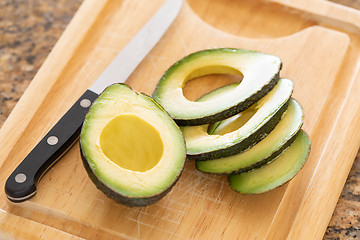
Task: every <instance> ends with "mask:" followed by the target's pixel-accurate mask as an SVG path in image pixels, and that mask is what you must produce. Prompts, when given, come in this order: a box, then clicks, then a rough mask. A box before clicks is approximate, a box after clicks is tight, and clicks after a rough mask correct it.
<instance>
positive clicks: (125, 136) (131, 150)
mask: <svg viewBox="0 0 360 240" xmlns="http://www.w3.org/2000/svg"><path fill="white" fill-rule="evenodd" d="M100 147H101V150H102V152H103V153H104V154H105V155H106V157H108V158H109V159H110V160H111V161H112V162H114V163H115V164H117V165H118V166H120V167H122V168H125V169H128V170H132V171H138V172H146V171H148V170H150V169H152V168H153V167H154V166H156V165H157V164H158V163H159V161H160V159H161V157H162V154H163V151H164V147H163V142H162V140H161V138H160V134H159V132H158V131H157V130H156V129H155V128H154V127H153V126H152V125H150V124H149V123H148V122H146V121H144V120H143V119H141V118H140V117H138V116H136V115H132V114H123V115H119V116H117V117H115V118H113V119H112V120H110V122H108V123H107V125H106V126H105V127H104V129H103V130H102V132H101V135H100Z"/></svg>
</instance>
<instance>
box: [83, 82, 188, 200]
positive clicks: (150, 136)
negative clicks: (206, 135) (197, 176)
mask: <svg viewBox="0 0 360 240" xmlns="http://www.w3.org/2000/svg"><path fill="white" fill-rule="evenodd" d="M80 147H81V156H82V160H83V164H84V166H85V169H86V171H87V173H88V175H89V177H90V179H91V180H92V181H93V182H94V184H95V185H96V187H97V188H98V189H100V190H101V191H103V192H104V193H105V194H106V195H107V196H108V197H110V198H112V199H114V200H115V201H116V202H119V203H122V204H126V205H128V206H144V205H148V204H152V203H155V202H156V201H158V200H160V199H161V198H162V197H164V196H165V194H166V193H167V192H168V191H169V190H170V189H171V187H172V186H173V185H174V184H175V183H176V181H177V179H178V178H179V176H180V174H181V172H182V169H183V167H184V162H185V157H186V149H185V142H184V138H183V136H182V133H181V131H180V129H179V127H178V126H177V125H176V124H175V122H174V121H173V120H172V119H171V117H170V116H169V115H168V114H167V113H166V112H165V111H164V109H163V108H162V107H161V106H159V105H158V104H157V103H156V102H155V101H154V100H153V99H152V98H151V97H149V96H147V95H145V94H142V93H137V92H135V91H133V90H132V89H131V88H130V87H129V86H127V85H125V84H114V85H111V86H109V87H108V88H107V89H105V90H104V92H103V93H102V94H100V96H99V97H98V98H97V99H96V100H95V102H94V103H93V105H92V106H91V108H90V110H89V112H88V114H87V116H86V118H85V121H84V124H83V127H82V130H81V135H80Z"/></svg>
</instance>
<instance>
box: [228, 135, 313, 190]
mask: <svg viewBox="0 0 360 240" xmlns="http://www.w3.org/2000/svg"><path fill="white" fill-rule="evenodd" d="M309 153H310V138H309V136H308V135H307V134H306V133H305V132H304V131H302V130H300V132H299V133H298V134H297V137H296V138H295V141H294V142H293V143H292V144H291V145H290V147H288V148H287V149H286V150H285V151H284V152H282V153H281V155H279V156H278V157H277V158H275V160H273V161H272V162H270V163H268V164H266V165H264V166H262V167H260V168H257V169H254V170H252V171H249V172H244V173H240V174H235V175H229V176H228V181H229V185H230V187H231V188H232V189H233V190H235V191H237V192H239V193H243V194H258V193H264V192H267V191H269V190H272V189H274V188H277V187H280V186H281V185H283V184H285V183H286V182H288V181H290V180H291V179H292V178H293V177H294V176H295V175H296V174H297V173H298V172H299V171H300V170H301V168H302V167H303V166H304V164H305V162H306V160H307V159H308V156H309Z"/></svg>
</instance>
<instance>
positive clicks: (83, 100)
mask: <svg viewBox="0 0 360 240" xmlns="http://www.w3.org/2000/svg"><path fill="white" fill-rule="evenodd" d="M97 96H98V95H97V94H96V93H94V92H92V91H90V90H87V91H86V92H85V93H84V94H83V95H82V96H81V97H80V98H79V100H78V101H77V102H76V103H75V104H74V105H73V106H72V107H71V108H70V109H69V110H68V111H67V112H66V114H65V115H64V116H63V117H62V118H61V119H60V120H59V121H58V122H57V123H56V125H55V126H54V127H53V128H52V129H51V130H50V131H49V132H48V133H47V134H46V136H45V137H44V138H43V139H42V140H41V141H40V142H39V143H38V144H37V145H36V146H35V148H34V149H33V150H32V151H31V152H30V153H29V154H28V155H27V156H26V158H25V159H24V160H23V161H22V162H21V164H20V165H19V166H18V167H17V168H16V169H15V171H14V172H13V173H12V174H11V175H10V177H9V178H8V179H7V181H6V184H5V192H6V195H7V197H8V198H9V200H11V201H13V202H21V201H24V200H27V199H28V198H30V197H32V196H33V195H35V193H36V184H37V182H38V181H39V179H40V177H41V176H42V174H44V173H45V171H46V170H47V169H48V168H49V167H51V166H52V165H53V164H54V163H55V162H56V160H57V159H59V157H61V155H63V154H64V153H65V152H66V151H67V150H68V149H69V148H70V146H71V145H72V144H73V143H74V142H75V140H76V139H77V138H78V136H79V133H80V130H81V125H82V123H83V121H84V118H85V115H86V113H87V112H88V110H89V107H90V105H91V103H92V102H93V101H94V100H95V99H96V97H97Z"/></svg>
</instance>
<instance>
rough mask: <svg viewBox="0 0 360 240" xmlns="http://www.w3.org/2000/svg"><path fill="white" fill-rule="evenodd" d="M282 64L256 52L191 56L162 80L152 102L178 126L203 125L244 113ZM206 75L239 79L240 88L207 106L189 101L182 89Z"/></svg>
mask: <svg viewBox="0 0 360 240" xmlns="http://www.w3.org/2000/svg"><path fill="white" fill-rule="evenodd" d="M281 65H282V63H281V60H280V59H279V58H278V57H276V56H274V55H270V54H265V53H260V52H256V51H250V50H244V49H234V48H216V49H208V50H203V51H199V52H195V53H193V54H190V55H188V56H186V57H184V58H183V59H181V60H179V61H178V62H176V63H175V64H174V65H172V66H171V67H170V68H169V69H168V70H167V71H166V72H165V73H164V75H163V76H162V77H161V79H160V81H159V83H158V85H157V87H156V89H155V91H154V93H153V98H154V99H155V100H156V101H157V102H158V103H159V104H161V105H162V106H163V107H164V108H165V110H166V111H167V112H168V113H169V114H170V116H171V117H172V118H173V119H174V120H175V121H176V122H177V123H178V124H179V125H181V126H194V125H203V124H208V123H212V122H216V121H220V120H223V119H226V118H229V117H231V116H233V115H235V114H237V113H239V112H242V111H244V110H246V109H247V108H248V107H250V106H251V105H252V104H254V103H255V102H257V101H258V100H259V99H261V98H262V97H263V96H265V95H266V93H267V92H269V91H270V90H271V89H272V88H273V87H274V85H275V84H276V83H277V81H278V79H279V71H280V69H281ZM208 74H237V75H242V76H243V79H242V81H241V82H240V84H239V85H238V86H237V87H236V88H235V89H234V90H233V91H232V92H229V93H228V94H226V96H222V95H219V96H218V97H217V98H214V99H212V100H210V101H208V102H199V101H196V102H194V101H189V100H187V99H186V98H185V97H184V94H183V90H182V88H183V87H184V85H185V83H186V82H187V81H189V80H191V79H193V78H196V77H200V76H204V75H208Z"/></svg>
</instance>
